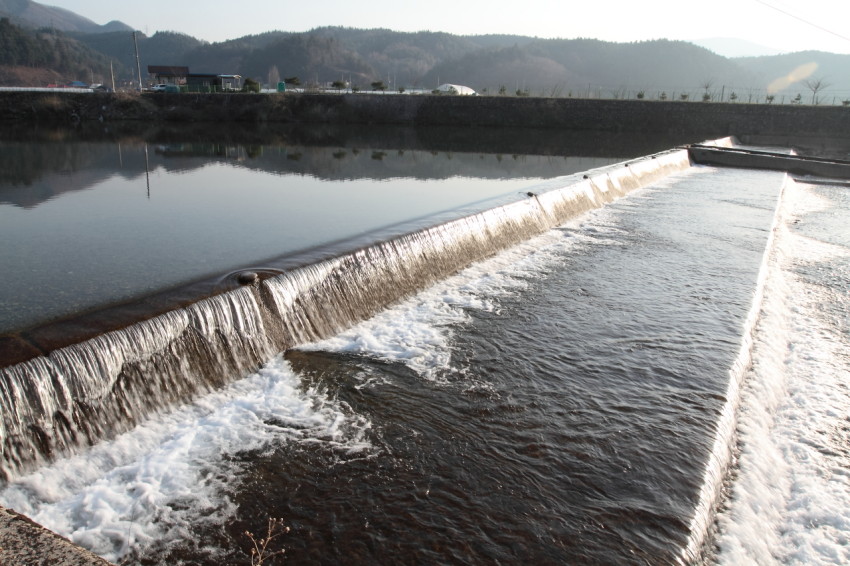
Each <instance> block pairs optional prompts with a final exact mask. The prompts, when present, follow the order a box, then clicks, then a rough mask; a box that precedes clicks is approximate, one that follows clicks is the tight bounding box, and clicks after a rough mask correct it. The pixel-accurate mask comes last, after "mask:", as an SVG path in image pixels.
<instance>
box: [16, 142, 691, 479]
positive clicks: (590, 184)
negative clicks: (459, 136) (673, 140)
mask: <svg viewBox="0 0 850 566" xmlns="http://www.w3.org/2000/svg"><path fill="white" fill-rule="evenodd" d="M688 166H689V162H688V156H687V152H686V151H684V150H674V151H670V152H666V153H662V154H658V155H654V156H651V157H648V158H644V159H641V160H636V161H634V162H630V163H629V164H628V165H627V166H625V167H624V166H622V165H620V166H614V167H609V168H603V169H600V170H596V171H594V172H591V173H590V174H589V175H584V176H583V177H579V176H573V177H565V178H561V179H558V180H556V181H553V182H550V183H548V184H546V185H544V186H541V187H539V189H540V190H539V194H529V195H528V198H524V199H522V200H518V201H515V202H512V203H508V204H506V205H504V206H500V207H497V208H493V209H490V210H486V211H483V212H479V213H477V214H473V215H470V216H467V217H464V218H461V219H458V220H454V221H450V222H447V223H443V224H440V225H438V226H434V227H431V228H426V229H422V230H419V231H416V232H413V233H411V234H406V235H403V236H399V237H396V238H394V239H391V240H388V241H384V242H380V243H377V244H374V245H371V246H368V247H365V248H363V249H361V250H358V251H356V252H353V253H349V254H346V255H342V256H340V257H336V258H332V259H328V260H324V261H321V262H319V263H316V264H312V265H307V266H304V267H301V268H298V269H295V270H293V271H290V272H287V273H284V274H282V275H279V276H276V277H272V278H270V279H266V280H264V281H262V282H260V283H259V284H258V285H256V286H246V287H242V288H239V289H237V290H234V291H230V292H226V293H223V294H221V295H218V296H214V297H211V298H208V299H205V300H202V301H199V302H197V303H195V304H193V305H191V306H189V307H187V308H185V309H182V310H176V311H173V312H169V313H167V314H164V315H161V316H158V317H155V318H153V319H150V320H147V321H143V322H140V323H138V324H134V325H131V326H129V327H127V328H125V329H122V330H116V331H113V332H109V333H107V334H104V335H102V336H99V337H96V338H94V339H91V340H88V341H86V342H83V343H80V344H76V345H72V346H69V347H65V348H61V349H58V350H55V351H52V352H50V353H48V354H46V355H44V356H40V357H36V358H33V359H31V360H29V361H26V362H23V363H20V364H17V365H14V366H11V367H6V368H3V369H0V395H2V397H0V411H2V414H3V421H2V422H3V425H2V428H0V435H2V438H0V440H2V442H0V446H2V462H1V463H0V470H2V476H3V477H5V478H6V479H7V480H9V479H12V478H14V477H15V476H17V475H19V474H20V473H22V472H24V471H26V470H29V469H32V468H33V467H34V466H37V465H39V464H40V463H43V462H44V461H46V460H50V459H52V458H54V457H56V456H58V455H60V454H67V453H69V452H71V451H73V450H74V449H75V448H76V447H78V446H84V445H88V444H92V443H95V442H97V441H98V440H100V439H103V438H108V437H111V436H114V435H115V434H117V433H119V432H121V431H125V430H128V429H129V428H130V427H132V426H134V425H135V424H136V423H138V422H140V421H141V420H143V419H145V418H146V417H147V416H149V415H150V414H151V413H153V412H155V411H157V410H161V409H163V408H165V407H167V406H169V405H172V404H174V403H177V402H182V401H186V400H188V399H190V398H192V397H193V396H194V395H196V394H198V393H199V392H203V391H208V390H210V389H214V388H218V387H221V386H222V385H224V384H226V383H228V382H229V381H232V380H233V379H236V378H238V377H241V376H243V375H245V374H247V373H248V372H250V371H252V370H255V369H257V368H258V367H259V366H260V364H262V363H263V362H265V361H267V360H268V359H270V358H271V357H272V356H273V355H274V354H275V353H276V352H280V351H283V350H286V349H288V348H291V347H293V346H296V345H298V344H301V343H304V342H305V341H310V340H316V339H320V338H326V337H328V336H330V335H332V334H335V333H337V332H339V331H340V330H342V329H344V328H346V327H347V326H350V325H351V324H352V323H354V322H357V321H359V320H362V319H364V318H365V317H368V316H370V315H372V314H374V313H375V312H377V311H378V310H380V309H381V308H384V307H385V306H386V305H388V304H390V303H391V302H393V301H395V300H398V299H399V298H401V297H405V296H408V295H410V294H411V293H413V292H415V291H417V290H420V289H422V288H424V287H425V286H427V285H429V284H431V283H433V282H434V281H436V280H438V279H440V278H443V277H445V276H447V275H449V274H452V273H454V272H456V271H457V270H459V269H460V268H462V267H464V266H466V265H468V264H469V263H470V262H473V261H476V260H479V259H481V258H484V257H487V256H489V255H492V254H493V253H495V252H496V251H498V250H501V249H504V248H506V247H508V246H511V245H513V244H516V243H518V242H520V241H523V240H526V239H528V238H529V237H531V236H534V235H537V234H540V233H542V232H544V231H546V230H548V229H550V228H552V227H554V226H557V225H559V224H562V223H563V222H565V221H566V220H568V219H569V218H571V217H574V216H575V215H577V214H579V213H582V212H584V211H586V210H589V209H592V208H596V207H599V206H602V205H603V204H605V203H606V202H610V201H611V200H613V199H614V198H617V197H620V196H623V195H624V194H625V193H627V192H628V191H630V190H632V189H634V188H637V187H640V186H644V185H646V184H648V183H651V182H653V181H655V180H656V179H658V178H660V177H662V176H664V175H667V174H669V173H670V172H672V171H676V170H681V169H684V168H686V167H688Z"/></svg>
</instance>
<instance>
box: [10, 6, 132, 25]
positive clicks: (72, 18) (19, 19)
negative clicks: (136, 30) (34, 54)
mask: <svg viewBox="0 0 850 566" xmlns="http://www.w3.org/2000/svg"><path fill="white" fill-rule="evenodd" d="M0 17H6V18H9V20H10V21H11V22H12V23H13V24H15V25H18V26H21V27H26V28H36V29H38V28H51V29H55V30H58V31H74V32H83V33H104V32H112V31H132V30H133V28H131V27H130V26H128V25H127V24H124V23H122V22H118V21H112V22H109V23H108V24H105V25H99V24H96V23H94V22H93V21H91V20H89V19H88V18H84V17H83V16H80V15H77V14H75V13H74V12H71V11H70V10H65V9H63V8H57V7H55V6H46V5H44V4H39V3H38V2H32V1H31V0H0Z"/></svg>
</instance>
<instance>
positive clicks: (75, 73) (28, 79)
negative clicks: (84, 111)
mask: <svg viewBox="0 0 850 566" xmlns="http://www.w3.org/2000/svg"><path fill="white" fill-rule="evenodd" d="M109 73H110V69H109V57H108V56H107V55H105V54H103V53H100V52H98V51H96V50H94V49H92V48H90V47H88V46H86V45H85V44H83V43H80V42H78V41H76V40H74V39H73V38H70V37H68V36H66V35H64V34H61V33H58V32H53V31H52V30H50V29H43V30H40V31H33V30H28V29H24V28H20V27H18V26H16V25H14V24H12V23H11V22H10V21H9V19H8V18H0V85H11V86H46V85H47V84H50V83H66V82H69V81H71V80H77V79H78V78H79V79H80V80H83V81H84V82H86V83H87V84H88V83H91V82H95V80H93V79H94V78H95V76H97V77H98V78H101V80H100V81H99V82H104V81H103V80H102V77H105V76H109Z"/></svg>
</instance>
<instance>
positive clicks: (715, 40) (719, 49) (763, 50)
mask: <svg viewBox="0 0 850 566" xmlns="http://www.w3.org/2000/svg"><path fill="white" fill-rule="evenodd" d="M692 43H693V44H695V45H699V46H700V47H705V48H706V49H708V50H710V51H713V52H714V53H717V54H718V55H722V56H723V57H729V58H734V57H763V56H766V55H779V54H780V53H782V51H781V50H779V49H776V48H773V47H767V46H765V45H759V44H758V43H753V42H752V41H747V40H745V39H738V38H734V37H709V38H706V39H697V40H694V41H692Z"/></svg>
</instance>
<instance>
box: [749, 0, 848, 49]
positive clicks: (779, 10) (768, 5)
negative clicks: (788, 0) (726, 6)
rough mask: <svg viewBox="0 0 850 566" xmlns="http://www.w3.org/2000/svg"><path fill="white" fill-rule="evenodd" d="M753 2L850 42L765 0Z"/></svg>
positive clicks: (838, 34) (844, 36)
mask: <svg viewBox="0 0 850 566" xmlns="http://www.w3.org/2000/svg"><path fill="white" fill-rule="evenodd" d="M755 1H756V2H758V3H759V4H762V5H764V6H767V7H768V8H771V9H773V10H776V11H777V12H780V13H782V14H785V15H786V16H788V17H790V18H794V19H795V20H798V21H801V22H803V23H804V24H806V25H810V26H812V27H813V28H817V29H819V30H821V31H824V32H826V33H828V34H831V35H834V36H835V37H838V38H841V39H843V40H844V41H850V37H847V36H846V35H841V34H840V33H838V32H834V31H832V30H831V29H827V28H825V27H823V26H821V25H818V24H816V23H814V22H810V21H809V20H805V19H803V18H801V17H800V16H797V15H795V14H792V13H791V12H787V11H785V10H783V9H782V8H779V7H778V6H774V5H773V4H770V3H768V2H766V1H765V0H755Z"/></svg>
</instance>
